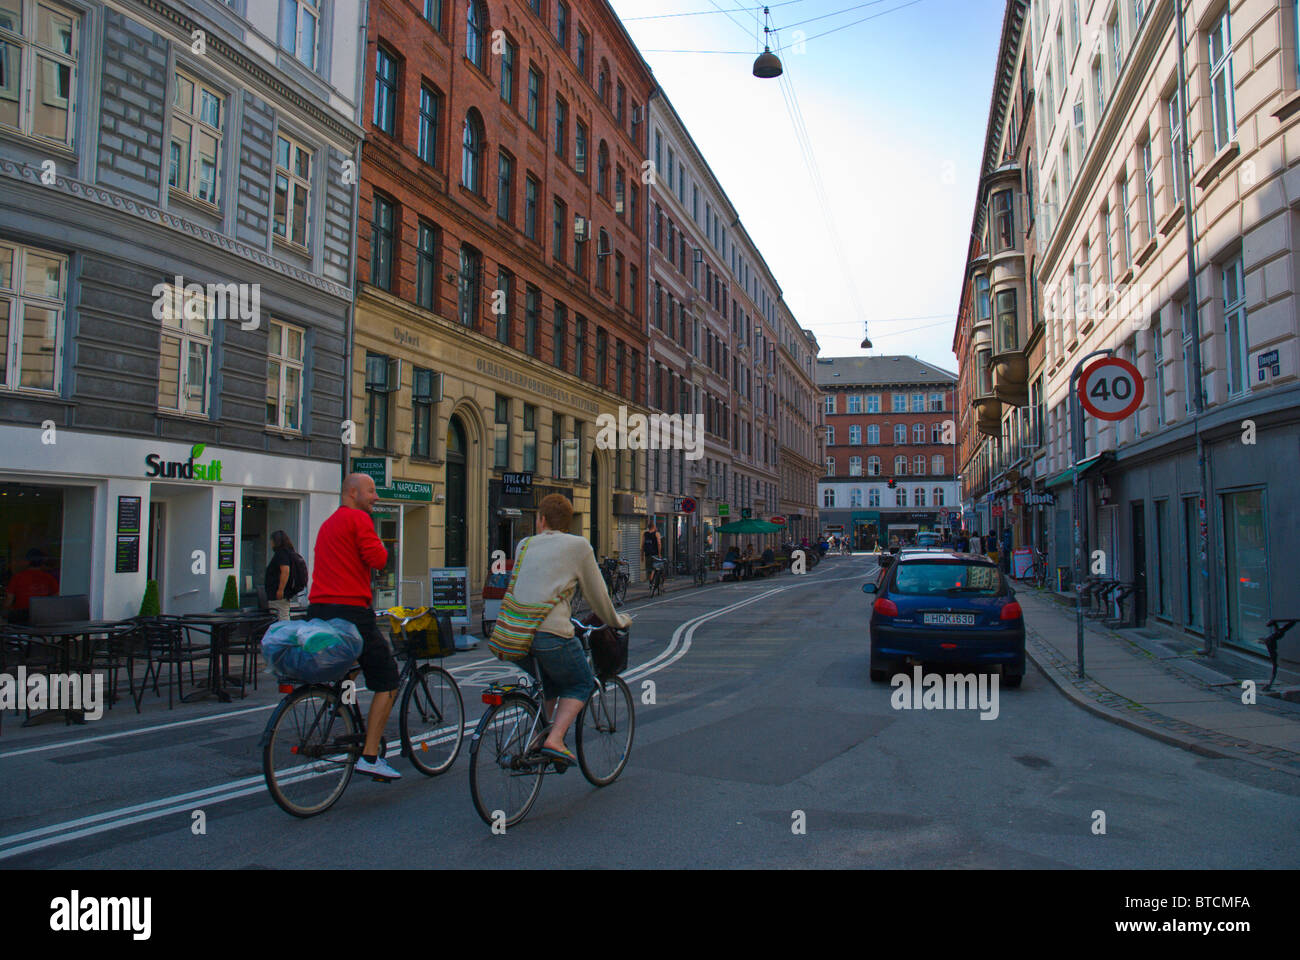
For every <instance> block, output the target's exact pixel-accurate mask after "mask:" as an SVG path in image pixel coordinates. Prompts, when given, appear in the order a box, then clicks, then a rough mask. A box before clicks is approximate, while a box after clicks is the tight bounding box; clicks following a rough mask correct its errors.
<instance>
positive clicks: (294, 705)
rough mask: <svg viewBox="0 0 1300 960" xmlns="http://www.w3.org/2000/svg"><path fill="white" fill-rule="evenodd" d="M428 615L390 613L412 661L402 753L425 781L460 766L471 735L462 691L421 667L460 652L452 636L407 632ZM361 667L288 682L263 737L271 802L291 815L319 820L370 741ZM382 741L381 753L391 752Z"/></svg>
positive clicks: (441, 673) (405, 670) (404, 678)
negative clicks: (358, 686) (361, 702)
mask: <svg viewBox="0 0 1300 960" xmlns="http://www.w3.org/2000/svg"><path fill="white" fill-rule="evenodd" d="M427 617H428V611H427V610H423V609H422V610H417V611H414V612H413V613H411V614H410V615H406V616H400V617H399V616H394V615H393V613H392V612H390V614H389V621H390V623H392V624H393V625H394V627H395V631H394V632H400V634H401V637H402V639H403V641H404V643H403V644H402V647H403V648H404V649H403V650H402V651H400V653H401V654H402V655H404V656H405V659H406V662H405V664H404V665H403V666H402V672H401V674H400V678H399V689H400V690H401V691H402V694H401V706H400V710H399V714H398V718H399V729H400V739H399V743H400V744H401V754H402V756H404V757H407V758H408V759H410V761H411V764H412V765H413V766H414V767H415V769H416V770H419V771H420V772H421V773H423V774H424V775H425V776H429V777H436V776H438V775H439V774H443V773H446V772H447V771H448V770H450V769H451V767H452V764H454V763H455V762H456V757H457V755H458V754H459V753H460V745H461V741H462V740H463V739H464V736H465V722H464V721H465V703H464V700H463V699H462V698H461V695H460V688H459V687H458V686H457V685H456V680H455V678H454V677H452V675H451V674H450V673H448V672H447V671H446V670H444V669H443V668H442V667H440V666H437V665H435V664H431V663H424V664H422V663H421V662H420V661H421V660H423V659H428V658H432V657H442V656H446V655H448V654H449V653H450V652H454V650H455V647H454V640H453V638H452V637H450V636H448V637H443V636H442V635H441V633H440V632H439V631H437V630H436V629H433V630H425V631H419V632H417V633H416V634H415V635H414V636H412V635H409V634H408V633H407V627H408V625H410V624H411V623H413V622H415V621H417V620H421V619H423V618H427ZM358 673H360V668H359V667H356V668H353V669H352V670H351V671H349V672H348V674H347V675H346V676H344V677H342V678H340V679H338V680H336V681H334V682H333V683H299V682H298V681H296V680H292V679H289V680H284V681H282V682H281V684H280V692H281V693H284V694H286V696H285V698H284V699H283V700H281V701H280V705H279V706H278V707H276V709H275V712H274V713H272V714H271V718H270V719H269V720H268V721H267V723H266V730H265V731H264V732H263V734H262V741H261V746H262V773H263V775H264V776H265V778H266V786H267V789H268V790H270V792H271V797H272V798H273V799H274V800H275V802H276V803H277V804H279V805H280V808H281V809H283V810H284V811H285V812H286V813H291V814H293V815H294V816H295V817H313V816H316V815H317V814H320V813H324V812H325V811H326V810H328V809H329V808H330V807H332V806H333V805H334V803H335V802H336V801H337V800H338V798H339V797H340V796H342V795H343V791H344V790H345V789H346V788H347V785H348V783H349V781H351V779H352V771H353V767H355V765H356V762H357V760H358V759H359V758H360V756H361V750H362V748H363V746H364V745H365V742H366V726H365V720H364V718H363V715H362V713H361V708H360V707H359V706H358V705H357V698H356V691H355V687H354V686H349V682H353V683H355V680H356V677H357V675H358ZM387 749H388V745H387V743H386V742H384V741H381V742H380V749H379V755H380V756H381V757H382V756H384V754H385V753H386V752H387Z"/></svg>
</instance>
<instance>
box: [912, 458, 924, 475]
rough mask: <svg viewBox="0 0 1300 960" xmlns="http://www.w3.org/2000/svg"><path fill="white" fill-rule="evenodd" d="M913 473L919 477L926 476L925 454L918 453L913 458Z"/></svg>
mask: <svg viewBox="0 0 1300 960" xmlns="http://www.w3.org/2000/svg"><path fill="white" fill-rule="evenodd" d="M912 474H913V475H914V476H917V477H923V476H925V455H924V454H921V453H918V454H917V455H916V456H915V457H913V458H912Z"/></svg>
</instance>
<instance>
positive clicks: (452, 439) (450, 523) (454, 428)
mask: <svg viewBox="0 0 1300 960" xmlns="http://www.w3.org/2000/svg"><path fill="white" fill-rule="evenodd" d="M466 447H467V445H466V442H465V426H464V424H462V423H461V422H460V417H452V418H451V419H450V420H448V421H447V503H446V511H445V513H446V516H445V521H444V524H443V560H442V565H443V566H444V567H463V566H465V554H466V549H465V545H466V529H465V512H466V508H467V493H468V485H467V482H466V481H467V477H466V454H467V450H466Z"/></svg>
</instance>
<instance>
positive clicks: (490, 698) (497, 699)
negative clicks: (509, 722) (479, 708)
mask: <svg viewBox="0 0 1300 960" xmlns="http://www.w3.org/2000/svg"><path fill="white" fill-rule="evenodd" d="M483 702H484V703H486V704H488V705H489V706H493V707H499V706H501V694H499V693H485V694H483Z"/></svg>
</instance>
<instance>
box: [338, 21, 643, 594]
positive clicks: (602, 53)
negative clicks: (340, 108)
mask: <svg viewBox="0 0 1300 960" xmlns="http://www.w3.org/2000/svg"><path fill="white" fill-rule="evenodd" d="M365 64H366V68H365V76H364V81H363V82H364V84H365V119H366V127H367V133H368V136H367V141H366V145H365V148H364V152H363V163H362V183H361V201H360V217H359V223H358V232H357V241H358V253H357V257H358V264H359V265H360V273H359V278H358V279H359V283H358V302H357V321H356V344H355V348H354V357H353V362H352V372H353V389H352V397H351V404H352V419H353V420H354V421H355V422H356V424H357V434H356V438H355V443H354V446H353V458H354V462H355V461H357V460H368V461H370V464H368V466H378V465H380V464H381V463H384V464H385V465H386V464H391V471H390V475H389V477H388V479H390V480H391V483H390V484H389V485H388V486H387V488H386V491H385V493H384V494H383V502H382V503H381V505H380V509H379V510H378V511H377V512H376V515H375V516H376V523H377V526H378V527H379V529H380V533H381V536H382V537H383V539H385V540H386V541H388V542H389V546H390V554H391V556H390V569H389V570H388V571H386V572H385V577H384V582H383V585H382V586H381V596H380V597H379V598H378V600H377V602H378V603H383V602H387V601H389V600H393V599H396V598H397V597H398V594H399V592H400V591H401V590H402V585H403V581H411V580H421V581H423V580H425V579H426V578H427V576H428V571H429V568H430V567H464V568H468V577H469V586H470V590H471V593H472V594H475V595H477V592H478V590H479V588H480V587H481V585H482V581H483V578H484V576H485V575H486V573H487V569H488V558H489V555H490V552H491V551H492V550H495V549H498V548H500V549H503V550H505V551H506V553H507V554H510V553H512V552H513V549H514V545H515V544H516V543H517V542H518V540H519V539H520V538H521V537H523V536H526V535H530V534H531V533H532V532H533V517H534V512H535V507H536V503H537V501H538V500H539V499H540V497H542V496H543V495H545V494H546V493H548V492H552V491H561V492H563V493H565V494H566V495H568V496H569V497H570V498H571V499H572V500H573V501H574V503H575V506H576V508H577V513H578V516H577V519H576V520H575V526H574V528H573V532H575V533H579V534H582V535H585V536H588V537H590V539H591V541H592V543H593V545H594V546H595V549H596V551H597V553H598V554H605V553H610V552H616V551H617V550H618V549H619V548H620V546H621V544H622V540H623V539H625V538H626V537H625V536H624V535H623V534H624V532H625V531H626V530H628V529H630V530H631V531H632V532H633V533H635V531H636V529H637V528H638V527H639V522H640V516H641V515H643V514H644V512H645V506H644V492H643V491H642V490H640V489H639V487H640V486H641V482H642V478H643V477H644V473H643V465H644V453H643V452H640V451H626V450H603V449H597V448H596V443H595V441H596V425H595V421H596V419H597V417H598V416H599V415H600V414H602V413H613V414H617V412H618V407H619V406H620V405H629V406H631V405H632V404H633V403H634V400H635V398H637V397H639V396H643V395H644V383H643V380H642V377H643V371H644V358H645V355H646V337H645V333H644V330H643V325H644V316H645V314H644V310H645V302H644V301H645V295H644V290H645V283H644V279H643V278H644V277H645V250H644V246H643V242H642V238H643V237H644V235H645V216H646V209H645V206H646V205H645V200H644V192H643V191H644V186H643V184H642V183H641V176H640V174H641V169H642V164H643V162H644V159H645V146H646V133H645V105H646V101H647V99H648V97H649V94H650V90H651V78H650V73H649V70H648V68H647V67H646V66H645V64H644V62H643V61H642V60H641V57H640V55H639V54H638V53H637V51H636V49H635V47H634V46H633V45H632V42H631V40H630V39H629V38H628V37H627V35H626V33H625V32H624V31H623V29H622V26H621V25H620V24H619V22H618V19H617V17H616V16H615V15H614V14H613V12H612V10H611V9H610V8H609V6H608V4H606V3H604V2H597V3H591V4H583V5H581V6H579V5H576V4H575V5H573V6H572V7H570V6H568V5H566V4H564V3H561V2H559V0H546V2H542V0H527V2H525V0H511V2H504V0H494V2H482V0H479V2H473V3H458V4H451V3H440V2H437V0H430V2H427V3H417V4H409V3H408V4H392V5H388V4H375V5H373V6H372V7H371V23H370V29H369V35H368V44H367V50H366V60H365ZM507 473H510V474H516V473H524V474H529V475H531V476H532V477H533V478H534V480H535V482H534V483H533V484H532V488H531V491H526V492H524V493H522V494H521V493H518V492H517V491H516V492H509V493H508V492H507V490H506V485H505V482H504V481H505V475H506V474H507ZM412 589H414V588H412ZM401 599H402V600H403V601H406V600H413V601H416V602H418V601H419V600H420V599H421V598H420V597H418V596H410V597H407V596H405V595H404V594H403V595H402V596H401Z"/></svg>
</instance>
